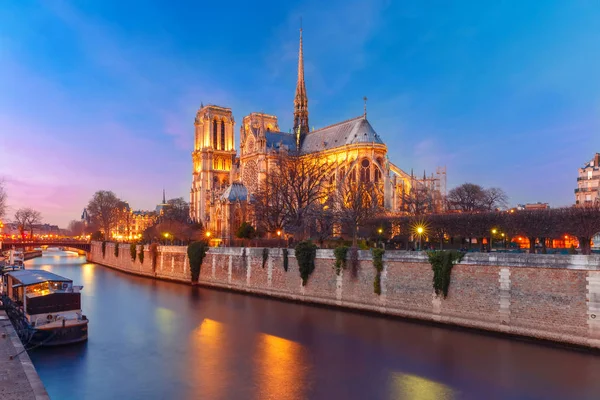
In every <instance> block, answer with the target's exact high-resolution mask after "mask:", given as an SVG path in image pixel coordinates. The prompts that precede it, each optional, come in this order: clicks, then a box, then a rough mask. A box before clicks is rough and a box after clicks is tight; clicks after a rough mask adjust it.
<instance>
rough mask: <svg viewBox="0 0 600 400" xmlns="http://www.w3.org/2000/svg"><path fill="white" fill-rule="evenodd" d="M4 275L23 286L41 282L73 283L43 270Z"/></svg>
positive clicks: (28, 270)
mask: <svg viewBox="0 0 600 400" xmlns="http://www.w3.org/2000/svg"><path fill="white" fill-rule="evenodd" d="M6 275H10V276H12V277H13V278H14V279H15V280H18V281H19V282H21V284H22V285H23V286H29V285H35V284H37V283H41V282H47V281H53V282H73V281H72V280H71V279H68V278H65V277H63V276H60V275H56V274H54V273H52V272H49V271H45V270H43V269H21V270H18V271H10V272H7V273H6Z"/></svg>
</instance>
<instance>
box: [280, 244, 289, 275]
mask: <svg viewBox="0 0 600 400" xmlns="http://www.w3.org/2000/svg"><path fill="white" fill-rule="evenodd" d="M281 251H282V253H283V270H284V271H285V272H287V270H288V249H282V250H281Z"/></svg>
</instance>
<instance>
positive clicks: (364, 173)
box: [360, 158, 371, 182]
mask: <svg viewBox="0 0 600 400" xmlns="http://www.w3.org/2000/svg"><path fill="white" fill-rule="evenodd" d="M360 181H361V182H370V181H371V163H370V162H369V160H367V159H366V158H365V159H364V160H362V161H361V163H360Z"/></svg>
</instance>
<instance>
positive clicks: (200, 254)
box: [187, 240, 209, 282]
mask: <svg viewBox="0 0 600 400" xmlns="http://www.w3.org/2000/svg"><path fill="white" fill-rule="evenodd" d="M208 247H209V246H208V243H207V242H206V241H204V240H201V241H198V242H193V243H190V244H189V245H188V248H187V254H188V258H189V259H190V272H191V274H192V282H198V278H199V277H200V268H201V267H202V261H204V256H206V252H207V251H208Z"/></svg>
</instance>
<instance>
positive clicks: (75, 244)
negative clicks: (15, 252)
mask: <svg viewBox="0 0 600 400" xmlns="http://www.w3.org/2000/svg"><path fill="white" fill-rule="evenodd" d="M1 243H2V250H9V249H11V248H13V247H14V248H15V249H19V248H22V249H24V248H27V247H32V248H34V247H65V248H70V249H75V250H83V251H85V252H89V251H90V248H91V245H90V243H89V242H82V241H77V240H54V241H51V240H33V241H21V240H6V241H3V242H1Z"/></svg>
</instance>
